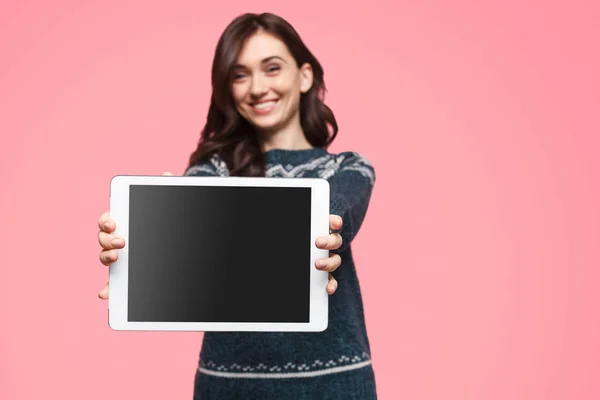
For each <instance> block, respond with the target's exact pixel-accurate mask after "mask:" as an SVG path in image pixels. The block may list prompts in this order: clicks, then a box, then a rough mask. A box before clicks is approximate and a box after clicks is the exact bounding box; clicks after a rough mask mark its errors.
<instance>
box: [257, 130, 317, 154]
mask: <svg viewBox="0 0 600 400" xmlns="http://www.w3.org/2000/svg"><path fill="white" fill-rule="evenodd" d="M259 135H260V142H261V147H262V151H263V152H265V151H269V150H274V149H281V150H306V149H312V148H313V146H312V145H311V144H310V142H309V141H308V140H306V136H305V135H304V131H303V130H302V126H300V125H299V124H298V125H297V126H290V127H286V128H284V129H280V130H278V131H276V132H261V133H260V134H259Z"/></svg>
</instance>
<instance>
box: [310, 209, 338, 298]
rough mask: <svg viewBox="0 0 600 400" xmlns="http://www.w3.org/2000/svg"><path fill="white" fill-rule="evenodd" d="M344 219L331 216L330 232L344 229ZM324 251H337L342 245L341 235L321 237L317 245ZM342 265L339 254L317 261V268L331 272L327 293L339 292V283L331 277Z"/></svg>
mask: <svg viewBox="0 0 600 400" xmlns="http://www.w3.org/2000/svg"><path fill="white" fill-rule="evenodd" d="M342 223H343V222H342V217H340V216H337V215H330V216H329V230H331V231H337V230H339V229H341V228H342ZM315 244H316V245H317V247H318V248H319V249H322V250H337V249H339V248H340V246H341V245H342V237H341V236H340V234H339V233H331V234H329V236H320V237H318V238H317V241H316V243H315ZM341 264H342V258H341V257H340V256H339V255H338V254H332V253H329V258H321V259H319V260H317V262H316V265H315V266H316V267H317V269H319V270H321V271H327V272H329V282H328V283H327V293H329V294H333V293H335V291H336V290H337V287H338V283H337V281H336V280H335V278H334V277H333V275H331V272H333V271H335V270H336V269H338V267H339V266H340V265H341Z"/></svg>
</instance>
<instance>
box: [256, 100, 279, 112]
mask: <svg viewBox="0 0 600 400" xmlns="http://www.w3.org/2000/svg"><path fill="white" fill-rule="evenodd" d="M278 101H279V100H265V101H261V102H256V103H252V104H251V106H252V109H254V110H255V111H259V112H267V111H270V110H271V109H272V108H273V107H275V104H277V102H278Z"/></svg>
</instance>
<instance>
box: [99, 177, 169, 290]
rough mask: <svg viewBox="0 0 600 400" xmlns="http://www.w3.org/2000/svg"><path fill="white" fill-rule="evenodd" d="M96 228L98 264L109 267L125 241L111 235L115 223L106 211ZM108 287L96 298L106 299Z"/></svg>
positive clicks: (115, 259)
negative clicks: (98, 250) (98, 229)
mask: <svg viewBox="0 0 600 400" xmlns="http://www.w3.org/2000/svg"><path fill="white" fill-rule="evenodd" d="M163 175H164V176H173V174H172V173H170V172H163ZM98 227H99V228H100V231H99V232H98V242H100V246H101V247H102V251H101V252H100V256H99V258H100V262H101V263H102V264H104V265H106V266H109V265H110V264H112V263H114V262H115V261H117V258H119V255H118V254H117V250H118V249H122V248H123V247H125V239H123V238H122V237H119V236H117V235H114V234H113V232H114V231H115V229H116V228H117V223H116V222H115V221H114V220H113V219H111V218H110V213H109V212H108V211H107V212H105V213H104V214H102V215H101V216H100V219H99V220H98ZM108 286H109V285H108V283H106V285H104V288H102V290H101V291H100V292H99V293H98V297H100V298H101V299H103V300H106V299H108Z"/></svg>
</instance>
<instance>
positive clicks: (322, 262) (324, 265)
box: [319, 260, 327, 268]
mask: <svg viewBox="0 0 600 400" xmlns="http://www.w3.org/2000/svg"><path fill="white" fill-rule="evenodd" d="M326 266H327V260H319V267H321V268H325V267H326Z"/></svg>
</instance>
